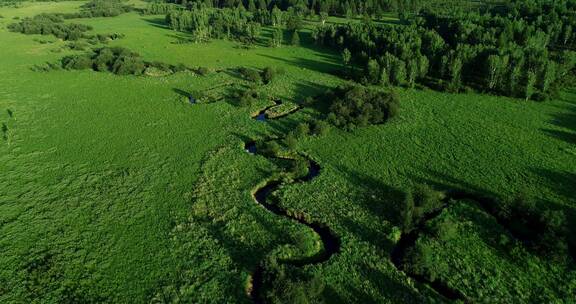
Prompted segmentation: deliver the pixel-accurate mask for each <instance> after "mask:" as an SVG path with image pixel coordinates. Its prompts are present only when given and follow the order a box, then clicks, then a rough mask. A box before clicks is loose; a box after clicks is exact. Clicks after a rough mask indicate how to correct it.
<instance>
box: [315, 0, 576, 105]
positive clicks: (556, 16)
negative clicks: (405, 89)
mask: <svg viewBox="0 0 576 304" xmlns="http://www.w3.org/2000/svg"><path fill="white" fill-rule="evenodd" d="M575 7H576V1H574V0H565V1H557V2H554V4H550V3H549V2H548V1H545V0H534V1H530V2H529V4H527V3H525V2H524V1H513V2H512V3H511V4H510V5H509V6H508V7H507V8H506V9H505V10H502V9H499V10H494V11H491V12H488V13H483V14H480V13H474V12H468V13H463V14H457V15H454V16H447V15H444V14H440V13H432V12H426V13H422V14H421V16H420V17H418V18H417V19H416V20H415V21H414V22H413V23H412V24H411V25H408V26H392V25H383V24H375V23H372V22H363V23H359V24H358V23H357V24H348V25H333V24H322V25H319V26H318V27H316V28H315V29H314V31H313V35H312V36H313V38H314V39H315V41H316V42H317V43H318V44H321V45H325V46H330V47H333V48H337V49H339V50H340V51H341V52H342V61H343V63H344V65H346V66H348V67H349V69H348V71H349V73H350V76H351V77H353V78H354V79H356V80H358V81H360V82H363V83H372V84H382V85H388V84H393V85H407V86H414V85H415V84H416V83H422V84H426V85H432V86H434V87H436V88H438V89H442V90H446V91H461V90H464V89H477V90H480V91H486V92H493V93H497V94H502V95H506V96H514V97H523V98H526V99H538V100H541V99H545V98H546V97H547V96H549V95H550V94H553V93H554V92H556V91H558V90H559V89H561V88H562V87H563V86H565V82H566V81H567V80H568V79H569V78H570V77H571V75H573V72H574V67H575V65H576V53H575V52H574V51H573V50H574V49H575V47H576V33H575V28H576V18H574V13H573V12H574V8H575ZM353 66H356V67H357V66H360V67H362V68H361V70H360V71H359V70H358V69H357V68H353Z"/></svg>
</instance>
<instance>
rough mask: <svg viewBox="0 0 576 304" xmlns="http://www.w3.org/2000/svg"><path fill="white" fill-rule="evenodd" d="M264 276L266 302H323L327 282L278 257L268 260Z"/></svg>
mask: <svg viewBox="0 0 576 304" xmlns="http://www.w3.org/2000/svg"><path fill="white" fill-rule="evenodd" d="M262 276H263V278H264V280H263V285H264V286H266V289H265V290H264V294H263V295H261V297H262V299H263V300H264V302H265V303H274V304H281V303H293V304H308V303H309V304H312V303H322V292H323V291H324V288H325V284H324V281H323V280H322V279H321V278H320V277H317V276H316V277H309V276H304V275H302V274H300V273H299V272H298V271H297V269H295V268H294V267H291V266H288V265H285V264H281V263H278V262H277V261H276V259H271V261H269V262H267V264H266V267H265V272H264V273H263V274H262Z"/></svg>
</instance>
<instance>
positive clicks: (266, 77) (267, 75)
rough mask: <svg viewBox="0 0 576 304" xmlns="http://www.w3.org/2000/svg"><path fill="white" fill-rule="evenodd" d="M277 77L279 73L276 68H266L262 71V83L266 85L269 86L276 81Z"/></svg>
mask: <svg viewBox="0 0 576 304" xmlns="http://www.w3.org/2000/svg"><path fill="white" fill-rule="evenodd" d="M276 75H278V71H277V70H276V69H275V68H273V67H265V68H264V70H262V81H263V82H264V84H269V83H271V82H272V81H274V78H276Z"/></svg>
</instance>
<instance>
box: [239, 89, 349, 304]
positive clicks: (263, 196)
mask: <svg viewBox="0 0 576 304" xmlns="http://www.w3.org/2000/svg"><path fill="white" fill-rule="evenodd" d="M281 104H282V102H281V101H280V100H276V101H274V105H272V106H269V107H266V108H265V109H263V110H261V111H260V112H259V113H258V114H257V115H254V116H252V118H254V119H255V120H258V121H266V120H267V119H268V116H267V114H266V112H267V111H268V110H270V109H271V108H274V107H276V106H279V105H281ZM299 109H300V107H297V108H295V109H293V110H291V111H289V112H287V113H284V114H281V115H279V116H276V117H274V118H270V119H277V118H280V117H285V116H287V115H290V114H292V113H295V112H297V111H298V110H299ZM278 140H281V138H275V139H268V140H266V141H278ZM266 141H264V142H266ZM244 148H245V150H246V151H247V152H248V153H250V154H254V155H262V156H264V157H267V158H268V159H271V160H277V159H282V160H288V161H296V158H288V157H276V156H274V157H270V156H266V155H263V154H259V153H258V149H257V145H256V141H249V142H246V143H245V146H244ZM299 157H301V158H303V159H305V160H306V162H307V164H308V173H307V174H306V175H304V176H301V177H298V178H296V179H294V180H293V181H291V182H284V181H280V180H270V181H268V182H267V183H266V184H264V186H262V187H260V188H257V189H256V190H255V192H254V201H255V202H256V203H258V204H259V205H260V206H262V207H264V208H265V209H266V210H268V211H270V212H271V213H273V214H275V215H277V216H281V217H285V218H288V219H290V220H292V221H295V222H297V223H300V224H302V225H305V226H307V227H308V228H310V229H312V230H313V231H314V232H315V233H316V234H317V235H318V236H319V238H320V240H321V241H322V245H323V246H322V248H321V249H320V250H319V251H318V252H317V253H316V254H314V255H313V256H309V257H303V258H300V259H291V260H289V261H281V263H283V264H288V265H292V266H297V267H302V266H306V265H314V264H319V263H323V262H326V261H328V260H329V259H330V258H331V257H332V256H333V255H334V254H336V253H338V252H339V251H340V240H339V239H338V237H337V236H336V234H334V232H333V231H332V230H331V229H330V228H329V227H328V226H327V225H325V224H323V223H321V222H317V221H309V220H307V219H306V218H307V217H306V216H305V215H304V214H303V213H298V214H293V213H291V212H288V210H286V209H284V208H282V207H281V206H279V205H277V204H275V203H273V202H270V199H269V198H270V196H271V195H272V194H273V193H274V192H275V191H276V190H278V189H279V188H280V187H282V186H285V185H287V184H298V183H306V182H310V181H312V180H314V178H316V177H317V176H318V175H319V174H320V171H321V168H320V165H319V164H318V163H316V162H315V161H313V160H312V159H310V158H308V157H306V156H305V155H301V154H300V155H299ZM263 272H264V263H263V262H261V263H260V264H259V265H258V266H257V268H256V270H255V271H254V273H253V274H252V276H251V286H250V288H249V290H248V291H247V292H248V294H249V296H250V297H251V298H252V299H253V301H254V302H255V303H264V300H263V299H262V297H261V294H262V289H263V288H265V286H263V284H262V280H263V277H262V274H263Z"/></svg>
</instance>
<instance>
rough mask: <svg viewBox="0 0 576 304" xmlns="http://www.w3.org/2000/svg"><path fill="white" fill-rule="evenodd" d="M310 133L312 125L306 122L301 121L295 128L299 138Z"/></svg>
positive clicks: (295, 133)
mask: <svg viewBox="0 0 576 304" xmlns="http://www.w3.org/2000/svg"><path fill="white" fill-rule="evenodd" d="M308 134H310V125H309V124H307V123H305V122H302V123H299V124H298V125H297V126H296V130H294V135H295V136H296V137H297V138H302V137H304V136H306V135H308Z"/></svg>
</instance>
